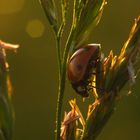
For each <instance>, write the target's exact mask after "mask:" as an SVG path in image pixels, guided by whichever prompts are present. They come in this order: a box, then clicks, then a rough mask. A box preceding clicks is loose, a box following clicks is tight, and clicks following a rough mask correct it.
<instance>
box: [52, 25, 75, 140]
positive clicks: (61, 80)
mask: <svg viewBox="0 0 140 140" xmlns="http://www.w3.org/2000/svg"><path fill="white" fill-rule="evenodd" d="M73 34H74V30H73V26H72V27H71V31H70V34H69V37H68V40H67V43H66V46H65V50H64V55H63V65H62V71H61V72H62V73H61V75H60V78H59V91H58V99H57V109H56V137H55V140H60V128H61V114H62V105H63V97H64V91H65V81H66V66H67V59H68V53H69V50H70V47H71V43H72V40H73Z"/></svg>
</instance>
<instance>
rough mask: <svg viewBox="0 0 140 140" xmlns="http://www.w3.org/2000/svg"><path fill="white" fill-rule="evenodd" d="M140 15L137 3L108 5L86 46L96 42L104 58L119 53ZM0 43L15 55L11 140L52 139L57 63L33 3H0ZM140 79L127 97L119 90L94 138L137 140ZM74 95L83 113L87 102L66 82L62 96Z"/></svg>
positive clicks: (39, 11) (45, 24)
mask: <svg viewBox="0 0 140 140" xmlns="http://www.w3.org/2000/svg"><path fill="white" fill-rule="evenodd" d="M139 14H140V1H139V0H123V1H122V0H117V1H115V0H114V1H108V4H107V5H106V6H105V10H104V14H103V17H102V19H101V22H100V24H99V25H98V27H97V28H96V29H95V30H94V33H93V36H92V37H91V42H93V43H101V45H102V50H103V51H104V53H105V54H106V55H107V54H108V53H109V51H110V50H111V49H113V51H114V52H115V53H117V54H118V52H119V50H120V48H121V47H122V45H123V44H124V42H125V41H126V39H127V37H128V33H129V31H130V28H131V26H132V24H133V22H134V19H135V18H136V17H137V16H138V15H139ZM0 39H2V40H4V41H7V42H11V43H19V44H20V48H19V49H18V52H17V53H16V54H14V53H11V52H8V54H7V55H8V61H9V64H10V75H11V79H12V84H13V89H14V95H13V103H14V107H15V114H16V120H15V132H14V140H53V139H54V128H55V112H56V99H57V81H58V80H57V75H58V71H57V63H56V62H57V60H56V50H55V39H54V34H53V32H52V30H51V28H50V26H49V24H48V21H47V20H46V18H45V15H44V13H43V10H42V8H41V6H40V4H39V2H38V0H0ZM139 84H140V76H139V77H138V78H137V83H136V85H135V86H134V89H133V91H132V94H131V95H128V89H129V88H128V87H126V88H124V89H123V90H122V97H121V100H120V101H119V103H118V105H117V107H116V112H115V114H114V115H113V116H112V117H111V119H110V120H109V122H108V123H107V125H106V126H105V128H104V130H103V131H102V133H101V135H100V136H99V137H98V138H97V140H112V139H113V140H124V139H127V140H139V139H140V92H139V91H140V87H139ZM75 96H76V97H77V99H78V102H79V104H80V106H81V108H82V110H83V111H85V109H86V107H87V106H86V104H87V103H88V102H87V101H86V102H85V103H83V102H82V99H81V98H80V97H79V96H77V95H75V93H74V91H73V90H72V89H71V86H70V85H69V83H68V84H67V89H66V93H65V98H64V106H65V108H64V110H67V111H68V110H69V105H68V100H70V99H72V98H74V97H75Z"/></svg>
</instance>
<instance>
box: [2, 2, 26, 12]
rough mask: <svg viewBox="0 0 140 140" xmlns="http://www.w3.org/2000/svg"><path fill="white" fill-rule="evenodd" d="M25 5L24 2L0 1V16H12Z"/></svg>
mask: <svg viewBox="0 0 140 140" xmlns="http://www.w3.org/2000/svg"><path fill="white" fill-rule="evenodd" d="M24 4H25V0H0V14H1V15H5V14H13V13H16V12H19V11H20V10H21V9H22V8H23V6H24Z"/></svg>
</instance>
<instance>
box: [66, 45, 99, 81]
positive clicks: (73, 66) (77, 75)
mask: <svg viewBox="0 0 140 140" xmlns="http://www.w3.org/2000/svg"><path fill="white" fill-rule="evenodd" d="M99 46H100V45H99V44H88V45H86V46H84V47H82V48H80V49H78V50H77V51H76V52H75V53H74V54H73V55H72V56H71V58H70V62H69V64H68V78H69V80H70V81H71V83H79V82H80V81H82V80H84V78H85V77H86V74H88V68H89V64H90V62H91V61H92V60H97V59H98V54H99ZM89 71H90V70H89Z"/></svg>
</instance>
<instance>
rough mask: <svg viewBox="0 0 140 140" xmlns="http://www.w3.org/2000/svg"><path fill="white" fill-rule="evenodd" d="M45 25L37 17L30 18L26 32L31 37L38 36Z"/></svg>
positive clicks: (41, 33) (42, 31)
mask: <svg viewBox="0 0 140 140" xmlns="http://www.w3.org/2000/svg"><path fill="white" fill-rule="evenodd" d="M44 31H45V26H44V24H43V23H42V21H41V20H39V19H34V20H30V21H29V22H28V23H27V26H26V32H27V33H28V35H29V36H31V37H32V38H39V37H41V36H42V35H43V33H44Z"/></svg>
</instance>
